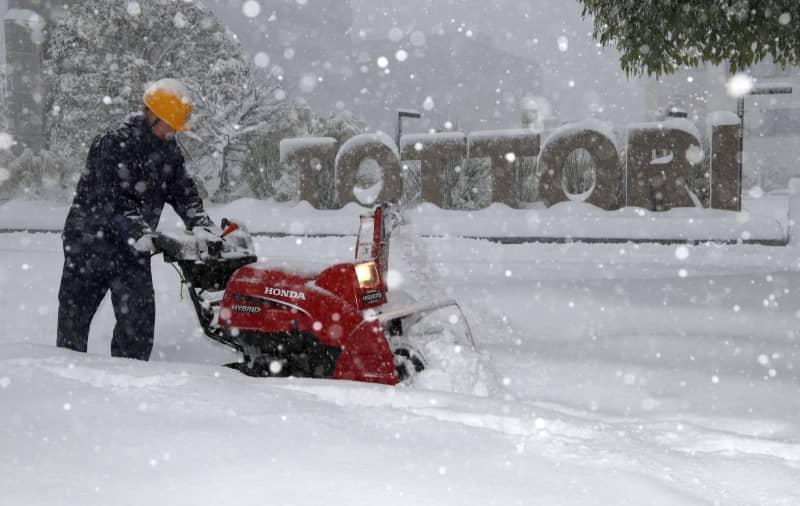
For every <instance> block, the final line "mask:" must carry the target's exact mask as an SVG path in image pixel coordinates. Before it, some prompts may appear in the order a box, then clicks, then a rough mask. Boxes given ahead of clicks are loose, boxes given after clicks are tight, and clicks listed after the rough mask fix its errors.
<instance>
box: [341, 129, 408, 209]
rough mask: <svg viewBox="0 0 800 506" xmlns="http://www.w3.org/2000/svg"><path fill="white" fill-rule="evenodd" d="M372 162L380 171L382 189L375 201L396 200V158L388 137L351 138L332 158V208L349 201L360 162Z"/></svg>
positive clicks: (399, 173)
mask: <svg viewBox="0 0 800 506" xmlns="http://www.w3.org/2000/svg"><path fill="white" fill-rule="evenodd" d="M368 158H372V159H373V160H375V161H376V162H377V163H378V165H379V166H380V167H381V168H382V169H383V188H381V192H380V194H379V195H378V199H377V200H378V201H379V202H380V201H388V200H399V199H400V197H401V196H402V192H403V178H402V174H403V172H402V166H401V165H400V155H399V154H398V152H397V148H396V147H395V145H394V141H393V140H392V138H391V137H389V136H388V135H386V134H384V133H373V134H361V135H356V136H354V137H351V138H350V139H349V140H348V141H347V142H345V143H344V144H343V145H342V147H341V148H340V149H339V153H338V154H337V155H336V206H337V207H343V206H344V205H345V204H347V203H348V202H352V201H353V193H352V188H353V183H354V182H355V178H356V173H357V172H358V167H359V165H360V164H361V162H362V161H364V160H366V159H368Z"/></svg>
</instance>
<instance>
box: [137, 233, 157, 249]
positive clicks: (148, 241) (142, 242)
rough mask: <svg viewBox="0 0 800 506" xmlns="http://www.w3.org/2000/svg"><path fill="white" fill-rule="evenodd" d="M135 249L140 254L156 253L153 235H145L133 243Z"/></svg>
mask: <svg viewBox="0 0 800 506" xmlns="http://www.w3.org/2000/svg"><path fill="white" fill-rule="evenodd" d="M133 249H135V250H136V251H138V252H139V253H155V252H156V246H155V244H153V234H144V235H142V236H141V237H140V238H139V239H137V240H136V242H134V243H133Z"/></svg>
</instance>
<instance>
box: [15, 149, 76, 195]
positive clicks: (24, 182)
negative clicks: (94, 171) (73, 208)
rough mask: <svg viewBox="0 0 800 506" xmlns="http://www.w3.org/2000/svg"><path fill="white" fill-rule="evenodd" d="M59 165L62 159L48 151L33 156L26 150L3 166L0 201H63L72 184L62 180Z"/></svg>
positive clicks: (70, 190)
mask: <svg viewBox="0 0 800 506" xmlns="http://www.w3.org/2000/svg"><path fill="white" fill-rule="evenodd" d="M62 163H63V160H61V159H59V158H58V157H57V156H55V155H54V154H52V153H51V152H49V151H42V152H40V153H39V154H34V152H33V151H31V150H30V149H28V148H26V149H25V150H24V151H23V152H22V153H21V154H20V155H19V156H17V157H16V158H14V159H12V160H11V161H10V162H9V163H8V164H7V166H6V167H5V172H4V174H5V177H4V178H3V180H2V181H0V200H8V199H26V200H28V199H29V200H37V199H44V200H53V201H65V200H67V199H68V198H69V197H70V196H71V195H72V190H73V188H74V184H75V182H74V181H65V180H64V179H63V178H62V176H63V174H62V172H61V164H62Z"/></svg>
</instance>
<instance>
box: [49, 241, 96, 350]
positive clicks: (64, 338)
mask: <svg viewBox="0 0 800 506" xmlns="http://www.w3.org/2000/svg"><path fill="white" fill-rule="evenodd" d="M98 254H102V253H99V252H97V251H92V250H91V248H89V247H87V245H86V244H82V243H81V242H80V241H73V242H68V241H65V242H64V270H63V271H62V273H61V287H60V288H59V290H58V331H57V335H56V345H57V346H58V347H60V348H69V349H71V350H75V351H82V352H85V351H86V346H87V342H88V340H89V326H90V324H91V322H92V318H93V317H94V313H95V312H96V311H97V308H98V306H100V302H101V301H102V300H103V297H104V296H105V294H106V292H107V291H108V284H107V280H106V274H105V272H107V270H106V269H103V268H101V267H102V266H101V264H102V259H101V258H99V257H98Z"/></svg>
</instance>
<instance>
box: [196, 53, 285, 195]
mask: <svg viewBox="0 0 800 506" xmlns="http://www.w3.org/2000/svg"><path fill="white" fill-rule="evenodd" d="M210 72H211V74H212V75H211V76H210V77H211V78H213V79H215V80H216V81H218V83H219V84H218V85H217V86H213V87H206V88H205V89H201V88H199V87H198V88H197V89H193V95H194V96H195V101H196V105H197V107H198V109H199V110H200V112H199V114H198V115H197V117H196V118H195V121H194V125H195V126H194V129H195V132H196V134H197V135H198V136H199V137H200V138H201V139H208V140H209V141H210V147H211V148H212V149H213V152H214V153H216V154H217V157H216V158H218V159H219V163H218V164H217V166H216V167H214V168H213V170H214V172H215V173H212V174H207V175H206V176H205V179H207V180H214V179H216V180H217V181H218V189H217V191H216V194H215V198H216V199H218V200H227V199H228V198H230V197H232V196H236V192H237V187H240V186H241V185H242V182H243V178H242V177H241V170H242V163H243V162H244V160H245V159H246V157H247V152H248V150H249V144H250V142H249V141H250V139H251V138H252V137H253V136H254V135H256V134H258V133H266V132H273V131H279V130H280V128H281V126H282V124H283V123H285V121H284V118H285V117H286V115H287V111H288V110H289V106H290V104H289V101H288V100H286V97H285V92H284V91H283V90H281V89H280V87H279V86H278V82H277V81H275V80H274V79H272V77H271V76H270V75H269V74H267V73H265V72H257V71H254V70H252V69H251V68H249V67H247V66H244V65H242V64H241V61H239V60H238V59H228V60H221V61H218V62H216V64H215V65H214V66H213V67H212V68H211V70H210ZM190 86H191V85H190Z"/></svg>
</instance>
